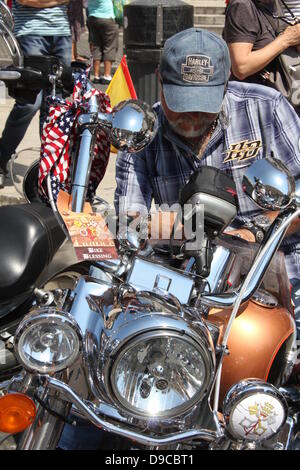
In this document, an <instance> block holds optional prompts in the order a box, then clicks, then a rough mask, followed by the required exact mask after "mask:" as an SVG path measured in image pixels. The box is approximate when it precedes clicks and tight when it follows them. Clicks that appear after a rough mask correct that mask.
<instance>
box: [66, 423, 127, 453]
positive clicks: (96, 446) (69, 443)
mask: <svg viewBox="0 0 300 470" xmlns="http://www.w3.org/2000/svg"><path fill="white" fill-rule="evenodd" d="M76 421H77V422H78V426H76V427H74V426H71V425H70V424H65V426H64V429H63V432H62V435H61V438H60V441H59V443H58V447H59V448H60V449H63V450H113V449H115V450H117V449H124V448H125V449H126V448H129V444H128V441H126V440H125V439H124V438H122V437H120V436H116V435H114V434H112V433H110V432H105V431H103V430H102V429H99V428H96V426H94V425H93V424H90V423H88V422H86V421H83V420H82V419H80V418H76ZM126 443H127V444H126ZM130 445H132V444H131V443H130Z"/></svg>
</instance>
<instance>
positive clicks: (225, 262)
mask: <svg viewBox="0 0 300 470" xmlns="http://www.w3.org/2000/svg"><path fill="white" fill-rule="evenodd" d="M235 258H236V255H235V253H232V252H231V251H230V250H229V249H228V248H224V247H223V246H216V247H214V248H213V258H212V262H211V265H210V273H209V275H208V276H207V277H206V278H205V281H206V284H205V289H204V292H213V293H215V294H216V293H219V292H222V291H223V290H225V284H226V281H227V279H228V276H229V274H230V271H231V268H232V265H233V262H234V260H235ZM227 287H228V286H227Z"/></svg>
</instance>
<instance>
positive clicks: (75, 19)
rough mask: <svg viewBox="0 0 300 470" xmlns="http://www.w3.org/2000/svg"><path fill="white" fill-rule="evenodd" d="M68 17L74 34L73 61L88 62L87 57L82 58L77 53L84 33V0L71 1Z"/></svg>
mask: <svg viewBox="0 0 300 470" xmlns="http://www.w3.org/2000/svg"><path fill="white" fill-rule="evenodd" d="M68 17H69V21H70V27H71V32H72V61H75V60H79V61H84V62H85V61H86V57H81V56H80V55H79V54H78V51H77V43H78V42H79V41H80V35H81V33H82V32H83V31H84V29H85V28H84V26H85V25H84V17H83V0H70V2H69V4H68Z"/></svg>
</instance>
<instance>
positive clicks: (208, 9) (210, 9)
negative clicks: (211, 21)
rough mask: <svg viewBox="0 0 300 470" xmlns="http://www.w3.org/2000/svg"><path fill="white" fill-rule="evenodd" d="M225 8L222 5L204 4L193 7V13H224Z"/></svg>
mask: <svg viewBox="0 0 300 470" xmlns="http://www.w3.org/2000/svg"><path fill="white" fill-rule="evenodd" d="M224 13H225V8H224V7H223V6H215V5H213V4H212V5H205V6H203V7H196V8H195V7H194V16H195V15H224Z"/></svg>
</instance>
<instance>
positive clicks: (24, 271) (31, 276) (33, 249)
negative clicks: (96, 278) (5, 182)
mask: <svg viewBox="0 0 300 470" xmlns="http://www.w3.org/2000/svg"><path fill="white" fill-rule="evenodd" d="M64 239H65V234H64V232H63V230H62V229H61V227H60V226H59V224H58V222H57V220H56V218H55V216H54V214H53V212H52V210H51V209H50V208H48V207H47V206H45V205H43V204H41V203H34V204H20V205H15V206H2V207H0V302H3V301H7V300H9V299H12V298H14V297H16V296H18V295H19V294H21V293H22V292H25V291H27V290H29V289H31V288H32V287H33V286H34V283H35V281H36V280H37V278H38V276H39V275H40V274H41V272H42V271H43V269H44V268H45V267H46V266H47V265H48V263H49V262H50V261H51V259H52V258H53V256H54V254H55V252H56V251H57V250H58V248H59V247H60V245H61V244H62V242H63V240H64Z"/></svg>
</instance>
